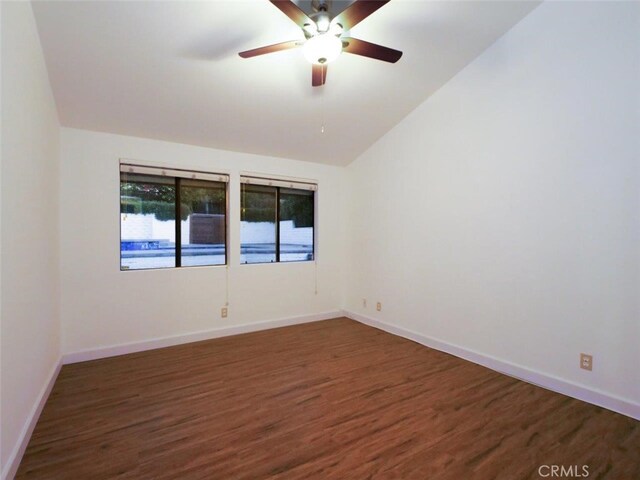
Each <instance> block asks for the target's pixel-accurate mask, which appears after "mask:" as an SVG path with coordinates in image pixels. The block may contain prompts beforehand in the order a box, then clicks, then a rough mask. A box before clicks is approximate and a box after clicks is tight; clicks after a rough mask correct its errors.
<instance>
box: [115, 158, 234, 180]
mask: <svg viewBox="0 0 640 480" xmlns="http://www.w3.org/2000/svg"><path fill="white" fill-rule="evenodd" d="M120 172H121V173H137V174H142V175H160V176H163V177H180V178H190V179H193V180H207V181H210V182H225V183H228V182H229V175H225V174H221V173H211V172H199V171H196V170H181V169H176V168H161V167H148V166H144V165H133V164H130V163H121V164H120Z"/></svg>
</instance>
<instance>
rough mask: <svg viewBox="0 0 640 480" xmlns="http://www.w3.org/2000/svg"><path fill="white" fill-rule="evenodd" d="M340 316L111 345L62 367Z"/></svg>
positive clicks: (67, 358)
mask: <svg viewBox="0 0 640 480" xmlns="http://www.w3.org/2000/svg"><path fill="white" fill-rule="evenodd" d="M340 316H342V311H340V310H336V311H332V312H324V313H317V314H313V315H300V316H296V317H287V318H280V319H277V320H267V321H263V322H254V323H246V324H243V325H234V326H231V327H222V328H214V329H211V330H202V331H199V332H191V333H185V334H180V335H173V336H170V337H161V338H152V339H149V340H144V341H141V342H131V343H124V344H119V345H111V346H108V347H100V348H95V349H89V350H82V351H79V352H73V353H66V354H64V355H63V356H62V363H63V364H64V365H67V364H69V363H78V362H86V361H88V360H97V359H99V358H107V357H115V356H116V355H124V354H127V353H135V352H142V351H145V350H153V349H155V348H163V347H171V346H174V345H182V344H184V343H191V342H199V341H201V340H210V339H212V338H220V337H228V336H230V335H238V334H241V333H250V332H257V331H260V330H268V329H270V328H278V327H286V326H289V325H298V324H301V323H309V322H317V321H320V320H329V319H331V318H336V317H340Z"/></svg>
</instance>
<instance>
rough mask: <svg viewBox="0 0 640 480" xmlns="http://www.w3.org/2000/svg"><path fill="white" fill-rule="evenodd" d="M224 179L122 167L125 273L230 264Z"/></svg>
mask: <svg viewBox="0 0 640 480" xmlns="http://www.w3.org/2000/svg"><path fill="white" fill-rule="evenodd" d="M227 181H228V177H227V176H225V175H215V174H210V173H202V172H187V171H182V170H167V169H159V168H152V167H140V166H135V165H128V164H122V165H121V166H120V269H121V270H142V269H151V268H169V267H192V266H204V265H225V264H226V263H227V240H226V238H227Z"/></svg>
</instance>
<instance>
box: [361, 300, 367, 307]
mask: <svg viewBox="0 0 640 480" xmlns="http://www.w3.org/2000/svg"><path fill="white" fill-rule="evenodd" d="M362 307H363V308H367V299H366V298H363V299H362Z"/></svg>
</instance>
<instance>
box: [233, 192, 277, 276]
mask: <svg viewBox="0 0 640 480" xmlns="http://www.w3.org/2000/svg"><path fill="white" fill-rule="evenodd" d="M241 187H242V188H241V199H240V202H241V217H240V220H241V222H240V263H269V262H275V261H276V198H277V197H276V194H277V190H276V188H275V187H268V186H262V185H248V184H245V183H243V184H242V186H241Z"/></svg>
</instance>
